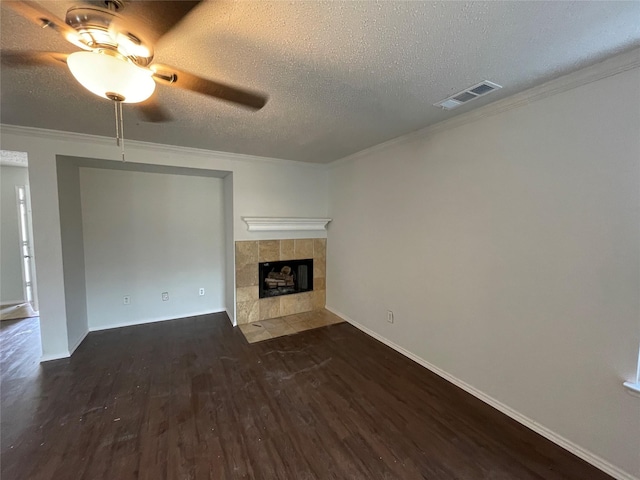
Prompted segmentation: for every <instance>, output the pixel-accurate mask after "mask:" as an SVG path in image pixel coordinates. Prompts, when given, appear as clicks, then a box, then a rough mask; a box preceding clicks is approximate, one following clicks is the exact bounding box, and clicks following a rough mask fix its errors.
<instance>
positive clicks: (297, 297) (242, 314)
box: [236, 238, 327, 325]
mask: <svg viewBox="0 0 640 480" xmlns="http://www.w3.org/2000/svg"><path fill="white" fill-rule="evenodd" d="M326 245H327V242H326V239H325V238H306V239H286V240H256V241H241V242H236V301H237V306H236V321H237V323H238V324H239V325H240V324H245V323H251V322H256V321H259V320H267V319H269V318H276V317H281V316H286V315H293V314H295V313H302V312H310V311H312V310H318V309H320V308H324V305H325V298H326V295H325V288H326V282H325V271H326V266H325V262H326ZM305 258H313V291H312V292H303V293H295V294H291V295H281V296H279V297H271V298H258V263H262V262H275V261H280V260H300V259H305Z"/></svg>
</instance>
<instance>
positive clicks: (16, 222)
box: [0, 150, 38, 320]
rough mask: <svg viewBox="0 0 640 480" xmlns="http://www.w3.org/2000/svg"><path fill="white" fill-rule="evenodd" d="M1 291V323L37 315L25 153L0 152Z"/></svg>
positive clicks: (29, 198) (29, 197)
mask: <svg viewBox="0 0 640 480" xmlns="http://www.w3.org/2000/svg"><path fill="white" fill-rule="evenodd" d="M0 153H1V154H0V180H1V182H2V185H1V188H0V190H1V193H2V256H1V258H2V261H1V263H2V265H1V267H2V268H1V270H2V289H1V297H2V298H1V299H0V320H19V319H23V318H33V317H37V316H38V294H37V288H36V275H35V263H34V253H33V252H34V250H33V228H32V224H31V196H30V191H29V176H28V169H27V166H28V162H27V154H26V153H24V152H10V151H6V150H2V151H0Z"/></svg>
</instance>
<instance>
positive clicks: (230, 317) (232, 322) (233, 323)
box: [225, 309, 238, 327]
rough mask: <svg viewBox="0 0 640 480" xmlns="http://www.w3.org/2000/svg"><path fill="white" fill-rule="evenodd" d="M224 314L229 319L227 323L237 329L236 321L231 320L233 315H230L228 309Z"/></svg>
mask: <svg viewBox="0 0 640 480" xmlns="http://www.w3.org/2000/svg"><path fill="white" fill-rule="evenodd" d="M225 312H226V313H227V317H229V321H230V322H231V325H233V326H234V327H237V326H238V324H237V323H236V319H235V318H233V315H231V312H230V311H229V310H228V309H225Z"/></svg>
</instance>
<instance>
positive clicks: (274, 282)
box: [258, 258, 313, 298]
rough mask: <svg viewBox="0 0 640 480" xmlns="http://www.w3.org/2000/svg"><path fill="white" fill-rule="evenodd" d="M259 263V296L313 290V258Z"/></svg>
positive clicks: (274, 295)
mask: <svg viewBox="0 0 640 480" xmlns="http://www.w3.org/2000/svg"><path fill="white" fill-rule="evenodd" d="M258 265H259V275H260V278H259V282H260V283H259V285H260V287H259V297H260V298H268V297H278V296H280V295H291V294H292V293H302V292H310V291H312V290H313V259H312V258H307V259H304V260H285V261H280V262H264V263H260V264H258Z"/></svg>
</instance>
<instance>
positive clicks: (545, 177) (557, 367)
mask: <svg viewBox="0 0 640 480" xmlns="http://www.w3.org/2000/svg"><path fill="white" fill-rule="evenodd" d="M639 85H640V70H639V69H638V68H635V69H633V70H630V71H626V72H623V73H618V74H616V75H614V76H610V77H608V78H604V79H602V80H599V81H595V82H592V83H588V84H586V85H583V86H580V87H578V88H574V89H571V90H568V91H566V92H564V93H560V94H556V95H553V96H548V97H547V98H544V99H541V100H538V101H534V102H531V103H529V104H526V105H524V106H521V107H517V108H512V109H510V110H507V111H503V112H502V113H499V114H494V115H491V116H488V117H484V118H480V119H478V120H476V121H473V122H471V123H467V124H464V125H462V126H458V127H456V128H451V129H448V130H444V131H442V130H441V131H439V132H436V133H433V134H431V135H422V136H420V135H415V136H413V137H411V138H410V139H407V140H405V141H401V142H397V143H395V144H393V145H390V146H387V147H386V148H380V149H377V150H375V151H372V152H369V153H365V154H362V155H360V156H357V157H356V158H353V159H351V160H348V161H345V162H342V163H339V164H337V165H336V166H335V168H333V169H332V170H331V175H330V191H329V199H330V216H331V217H332V218H333V221H332V222H331V224H330V225H329V236H328V239H329V241H330V245H331V248H330V250H329V252H328V259H327V260H328V263H327V273H328V282H327V295H328V298H327V306H328V308H332V309H334V310H336V311H338V312H341V313H342V314H343V315H345V316H346V317H349V318H350V319H352V320H353V321H355V322H358V323H359V324H360V325H362V326H363V327H365V328H367V329H369V330H370V331H371V332H372V333H374V334H376V335H378V336H379V337H381V338H384V339H386V340H387V341H388V342H392V343H394V344H395V345H397V346H398V347H400V348H403V349H404V350H405V351H406V352H408V353H409V354H411V355H413V356H415V357H416V358H420V359H422V360H423V361H424V363H428V364H430V365H432V366H434V367H435V368H438V369H440V371H442V372H444V373H446V374H447V375H449V376H450V377H452V378H455V379H458V380H459V381H460V382H462V383H464V384H465V385H467V386H468V388H469V389H471V390H474V391H475V392H476V393H478V392H480V394H482V395H485V396H486V397H487V398H491V399H493V400H495V403H496V404H500V405H502V406H503V407H504V408H503V409H504V410H509V411H510V412H511V413H512V414H514V415H516V416H519V419H520V420H523V419H527V420H525V421H527V422H528V424H529V425H530V426H532V427H533V428H537V429H538V430H539V431H545V432H546V434H548V435H549V436H551V437H553V438H554V440H556V441H559V442H561V443H562V442H564V444H565V445H566V446H571V448H572V449H573V451H575V452H578V453H580V454H581V455H582V456H583V457H585V458H589V459H590V461H593V462H595V463H597V464H598V465H600V466H603V467H606V468H610V469H611V470H610V471H611V472H613V473H615V474H616V475H618V476H619V477H620V478H622V477H623V476H624V475H629V474H631V475H635V476H636V477H640V454H639V453H640V450H639V446H640V398H634V397H632V396H631V395H630V394H628V393H627V392H626V391H625V390H624V388H623V386H622V383H623V381H624V380H630V379H631V378H632V377H633V376H634V375H635V373H634V372H635V367H636V363H635V362H636V360H637V358H638V354H637V349H638V344H639V343H640V295H639V292H640V108H639V105H640V88H639ZM479 113H480V112H478V113H474V115H476V114H479ZM381 272H384V273H385V274H382V275H381ZM387 310H392V311H393V312H394V313H395V323H393V324H390V323H387V320H386V312H387ZM625 472H626V473H625ZM624 478H630V477H628V476H627V477H624Z"/></svg>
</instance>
